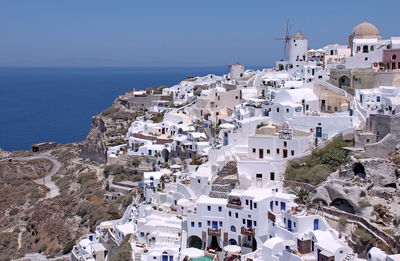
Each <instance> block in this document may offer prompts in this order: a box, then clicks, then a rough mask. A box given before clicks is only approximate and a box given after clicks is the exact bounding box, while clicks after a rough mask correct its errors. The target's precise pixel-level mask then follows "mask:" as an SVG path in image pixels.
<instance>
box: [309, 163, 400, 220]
mask: <svg viewBox="0 0 400 261" xmlns="http://www.w3.org/2000/svg"><path fill="white" fill-rule="evenodd" d="M397 194H398V174H397V167H396V165H395V164H394V163H393V162H392V161H391V160H390V159H380V158H369V159H356V158H354V157H351V158H350V160H349V161H348V162H347V164H345V165H344V166H342V168H341V169H339V170H337V171H336V172H334V173H332V174H331V175H330V176H329V177H328V178H327V180H326V181H325V182H323V183H322V184H321V185H320V186H319V187H318V188H317V189H316V190H315V191H314V192H313V193H311V199H312V200H313V201H314V202H316V201H320V202H322V203H323V204H325V205H329V206H334V207H336V208H338V209H341V210H343V211H346V212H348V213H351V214H359V215H362V216H364V217H366V218H371V219H375V217H374V216H372V213H373V210H374V208H373V207H374V205H377V204H382V205H384V206H388V207H389V209H390V208H392V209H391V210H392V211H393V213H396V212H397V208H398V204H399V202H397V201H399V198H398V195H397Z"/></svg>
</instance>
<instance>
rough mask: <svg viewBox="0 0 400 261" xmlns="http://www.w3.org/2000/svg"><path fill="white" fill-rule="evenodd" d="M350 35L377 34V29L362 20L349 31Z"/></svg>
mask: <svg viewBox="0 0 400 261" xmlns="http://www.w3.org/2000/svg"><path fill="white" fill-rule="evenodd" d="M351 35H354V36H356V35H359V36H365V35H379V31H378V28H376V26H375V25H373V24H370V23H368V22H364V23H361V24H359V25H357V26H356V27H354V28H353V31H351Z"/></svg>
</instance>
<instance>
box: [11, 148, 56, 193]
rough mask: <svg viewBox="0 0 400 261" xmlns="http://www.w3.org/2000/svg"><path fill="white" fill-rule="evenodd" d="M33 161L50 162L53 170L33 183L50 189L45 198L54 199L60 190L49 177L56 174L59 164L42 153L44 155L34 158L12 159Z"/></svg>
mask: <svg viewBox="0 0 400 261" xmlns="http://www.w3.org/2000/svg"><path fill="white" fill-rule="evenodd" d="M34 159H47V160H49V161H51V163H53V168H52V170H51V171H50V173H49V174H48V175H47V176H45V177H43V178H40V179H36V180H35V182H36V183H37V184H40V185H45V186H46V187H48V188H49V189H50V191H49V192H48V193H47V195H46V197H45V198H54V197H56V196H58V195H60V189H59V188H58V187H57V185H56V183H54V182H53V181H52V180H51V177H52V176H53V175H54V174H56V173H57V171H58V170H59V169H60V167H61V163H60V162H59V161H57V160H56V159H54V158H53V157H51V156H50V154H49V152H44V153H41V154H37V155H35V156H30V157H18V158H14V159H13V160H34Z"/></svg>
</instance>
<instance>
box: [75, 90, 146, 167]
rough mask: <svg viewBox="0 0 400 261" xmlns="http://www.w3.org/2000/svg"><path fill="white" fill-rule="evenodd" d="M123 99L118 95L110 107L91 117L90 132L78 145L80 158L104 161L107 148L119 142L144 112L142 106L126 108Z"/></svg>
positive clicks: (124, 98)
mask: <svg viewBox="0 0 400 261" xmlns="http://www.w3.org/2000/svg"><path fill="white" fill-rule="evenodd" d="M125 100H126V97H123V96H122V97H118V98H117V99H116V100H115V101H114V103H113V105H112V107H110V108H108V109H107V110H105V111H103V112H101V113H99V114H97V115H96V116H94V117H93V118H92V125H91V127H90V132H89V134H88V136H87V137H86V140H85V142H84V143H83V145H82V146H81V147H80V149H81V152H80V154H81V157H82V158H84V159H89V160H91V161H97V162H100V163H105V162H106V161H107V155H106V153H107V148H109V147H111V146H115V145H118V144H120V142H121V139H123V138H124V136H125V135H126V133H127V131H128V128H129V127H130V125H131V123H132V122H133V121H134V120H135V118H136V117H137V116H141V115H143V114H144V109H145V108H144V107H143V108H136V109H134V110H132V109H128V106H127V103H126V102H123V101H125Z"/></svg>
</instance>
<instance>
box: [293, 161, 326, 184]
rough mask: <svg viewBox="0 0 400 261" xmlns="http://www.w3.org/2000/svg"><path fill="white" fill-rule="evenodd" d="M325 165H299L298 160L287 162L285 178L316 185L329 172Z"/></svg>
mask: <svg viewBox="0 0 400 261" xmlns="http://www.w3.org/2000/svg"><path fill="white" fill-rule="evenodd" d="M331 172H332V171H331V169H329V167H328V166H326V165H316V166H313V167H307V166H301V165H300V164H299V163H298V162H296V161H292V162H289V165H288V166H287V168H286V172H285V179H287V180H292V181H297V182H304V183H309V184H312V185H318V184H320V183H321V182H323V181H324V180H325V179H326V178H327V177H328V176H329V174H330V173H331Z"/></svg>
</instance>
